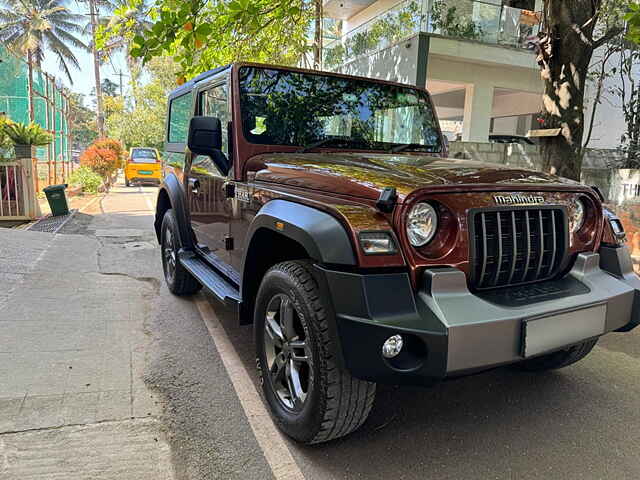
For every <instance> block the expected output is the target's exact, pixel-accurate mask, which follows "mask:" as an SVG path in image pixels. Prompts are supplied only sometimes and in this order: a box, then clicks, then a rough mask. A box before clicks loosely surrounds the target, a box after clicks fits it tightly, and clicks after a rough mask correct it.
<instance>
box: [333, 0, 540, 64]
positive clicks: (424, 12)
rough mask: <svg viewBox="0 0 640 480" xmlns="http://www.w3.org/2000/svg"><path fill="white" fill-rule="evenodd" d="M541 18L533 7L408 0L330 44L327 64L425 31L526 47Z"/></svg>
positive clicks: (471, 0) (474, 1) (342, 61)
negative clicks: (525, 8) (520, 7)
mask: <svg viewBox="0 0 640 480" xmlns="http://www.w3.org/2000/svg"><path fill="white" fill-rule="evenodd" d="M428 4H430V8H428V7H427V5H428ZM540 19H541V15H540V14H539V13H536V12H532V11H530V10H522V9H518V8H512V7H506V6H502V5H495V4H491V3H485V2H482V1H477V0H435V1H432V2H427V1H426V0H405V1H403V2H400V3H398V4H397V5H395V6H394V7H392V8H390V9H389V10H387V11H385V12H383V13H381V14H380V15H378V16H376V17H374V18H372V19H370V20H369V21H367V22H365V23H363V24H361V25H359V26H358V27H356V28H355V29H353V30H351V31H350V32H348V33H346V34H345V35H343V36H342V37H341V38H340V39H338V40H334V41H333V42H330V43H328V44H327V45H326V46H325V48H324V50H323V62H324V68H325V69H327V70H333V69H337V68H339V67H340V66H342V65H344V64H346V63H348V62H350V61H352V60H354V59H356V58H358V57H360V56H363V55H369V54H372V53H375V52H377V51H380V50H383V49H385V48H386V47H389V46H391V45H394V44H397V43H398V42H400V41H401V40H403V39H405V38H408V37H411V36H413V35H415V34H417V33H419V32H425V33H430V34H436V35H441V36H443V37H449V38H457V39H463V40H471V41H475V42H480V43H487V44H492V45H502V46H506V47H512V48H518V49H525V48H528V43H529V42H528V39H530V37H532V36H534V35H536V34H537V33H538V31H539V29H540Z"/></svg>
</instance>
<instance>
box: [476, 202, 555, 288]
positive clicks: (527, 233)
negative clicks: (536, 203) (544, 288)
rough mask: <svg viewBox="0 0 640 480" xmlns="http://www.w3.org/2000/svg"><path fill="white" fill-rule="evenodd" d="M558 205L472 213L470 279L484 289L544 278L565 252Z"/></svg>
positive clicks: (553, 270)
mask: <svg viewBox="0 0 640 480" xmlns="http://www.w3.org/2000/svg"><path fill="white" fill-rule="evenodd" d="M565 223H566V216H565V214H564V210H562V209H561V208H535V207H531V208H517V207H514V208H512V209H508V208H499V209H498V208H496V209H494V210H490V209H487V210H480V211H477V212H475V213H472V218H471V225H472V226H473V230H472V233H473V238H472V239H471V241H472V243H473V247H474V248H473V258H472V259H471V261H472V269H473V270H472V276H471V281H472V284H473V286H474V287H475V288H478V289H487V288H495V287H504V286H508V285H518V284H522V283H530V282H538V281H543V280H547V279H549V278H552V277H553V276H554V275H556V274H557V273H558V271H559V269H560V267H561V266H562V264H563V260H564V258H565V255H566V254H567V252H566V235H567V228H566V225H565Z"/></svg>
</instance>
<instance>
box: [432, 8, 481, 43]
mask: <svg viewBox="0 0 640 480" xmlns="http://www.w3.org/2000/svg"><path fill="white" fill-rule="evenodd" d="M431 22H432V23H433V26H434V28H435V30H436V31H438V32H440V33H442V34H443V35H448V36H450V37H457V38H466V39H469V40H476V39H478V38H480V37H482V35H483V31H482V27H480V26H479V25H476V23H475V22H474V21H473V20H471V19H467V18H465V15H463V14H461V13H460V12H459V11H458V8H457V7H456V6H451V7H449V6H448V5H447V3H446V1H444V0H437V1H435V2H434V3H433V5H432V7H431Z"/></svg>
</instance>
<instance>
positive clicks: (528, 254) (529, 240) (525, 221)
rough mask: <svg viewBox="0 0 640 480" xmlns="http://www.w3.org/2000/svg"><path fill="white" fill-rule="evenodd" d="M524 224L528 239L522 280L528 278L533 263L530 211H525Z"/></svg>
mask: <svg viewBox="0 0 640 480" xmlns="http://www.w3.org/2000/svg"><path fill="white" fill-rule="evenodd" d="M524 225H525V237H526V239H527V262H526V263H525V264H524V270H523V271H522V278H521V279H520V281H521V282H525V281H526V280H527V274H528V273H529V264H530V263H531V225H530V224H529V211H528V210H525V212H524Z"/></svg>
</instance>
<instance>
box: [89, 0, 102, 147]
mask: <svg viewBox="0 0 640 480" xmlns="http://www.w3.org/2000/svg"><path fill="white" fill-rule="evenodd" d="M89 15H90V16H91V36H92V37H93V41H92V42H91V50H92V53H93V71H94V74H95V77H96V109H97V120H98V122H97V123H98V135H99V136H100V138H104V136H105V132H104V110H103V106H102V82H101V80H100V58H99V57H98V49H97V47H96V33H97V30H98V7H97V6H96V0H89Z"/></svg>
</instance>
